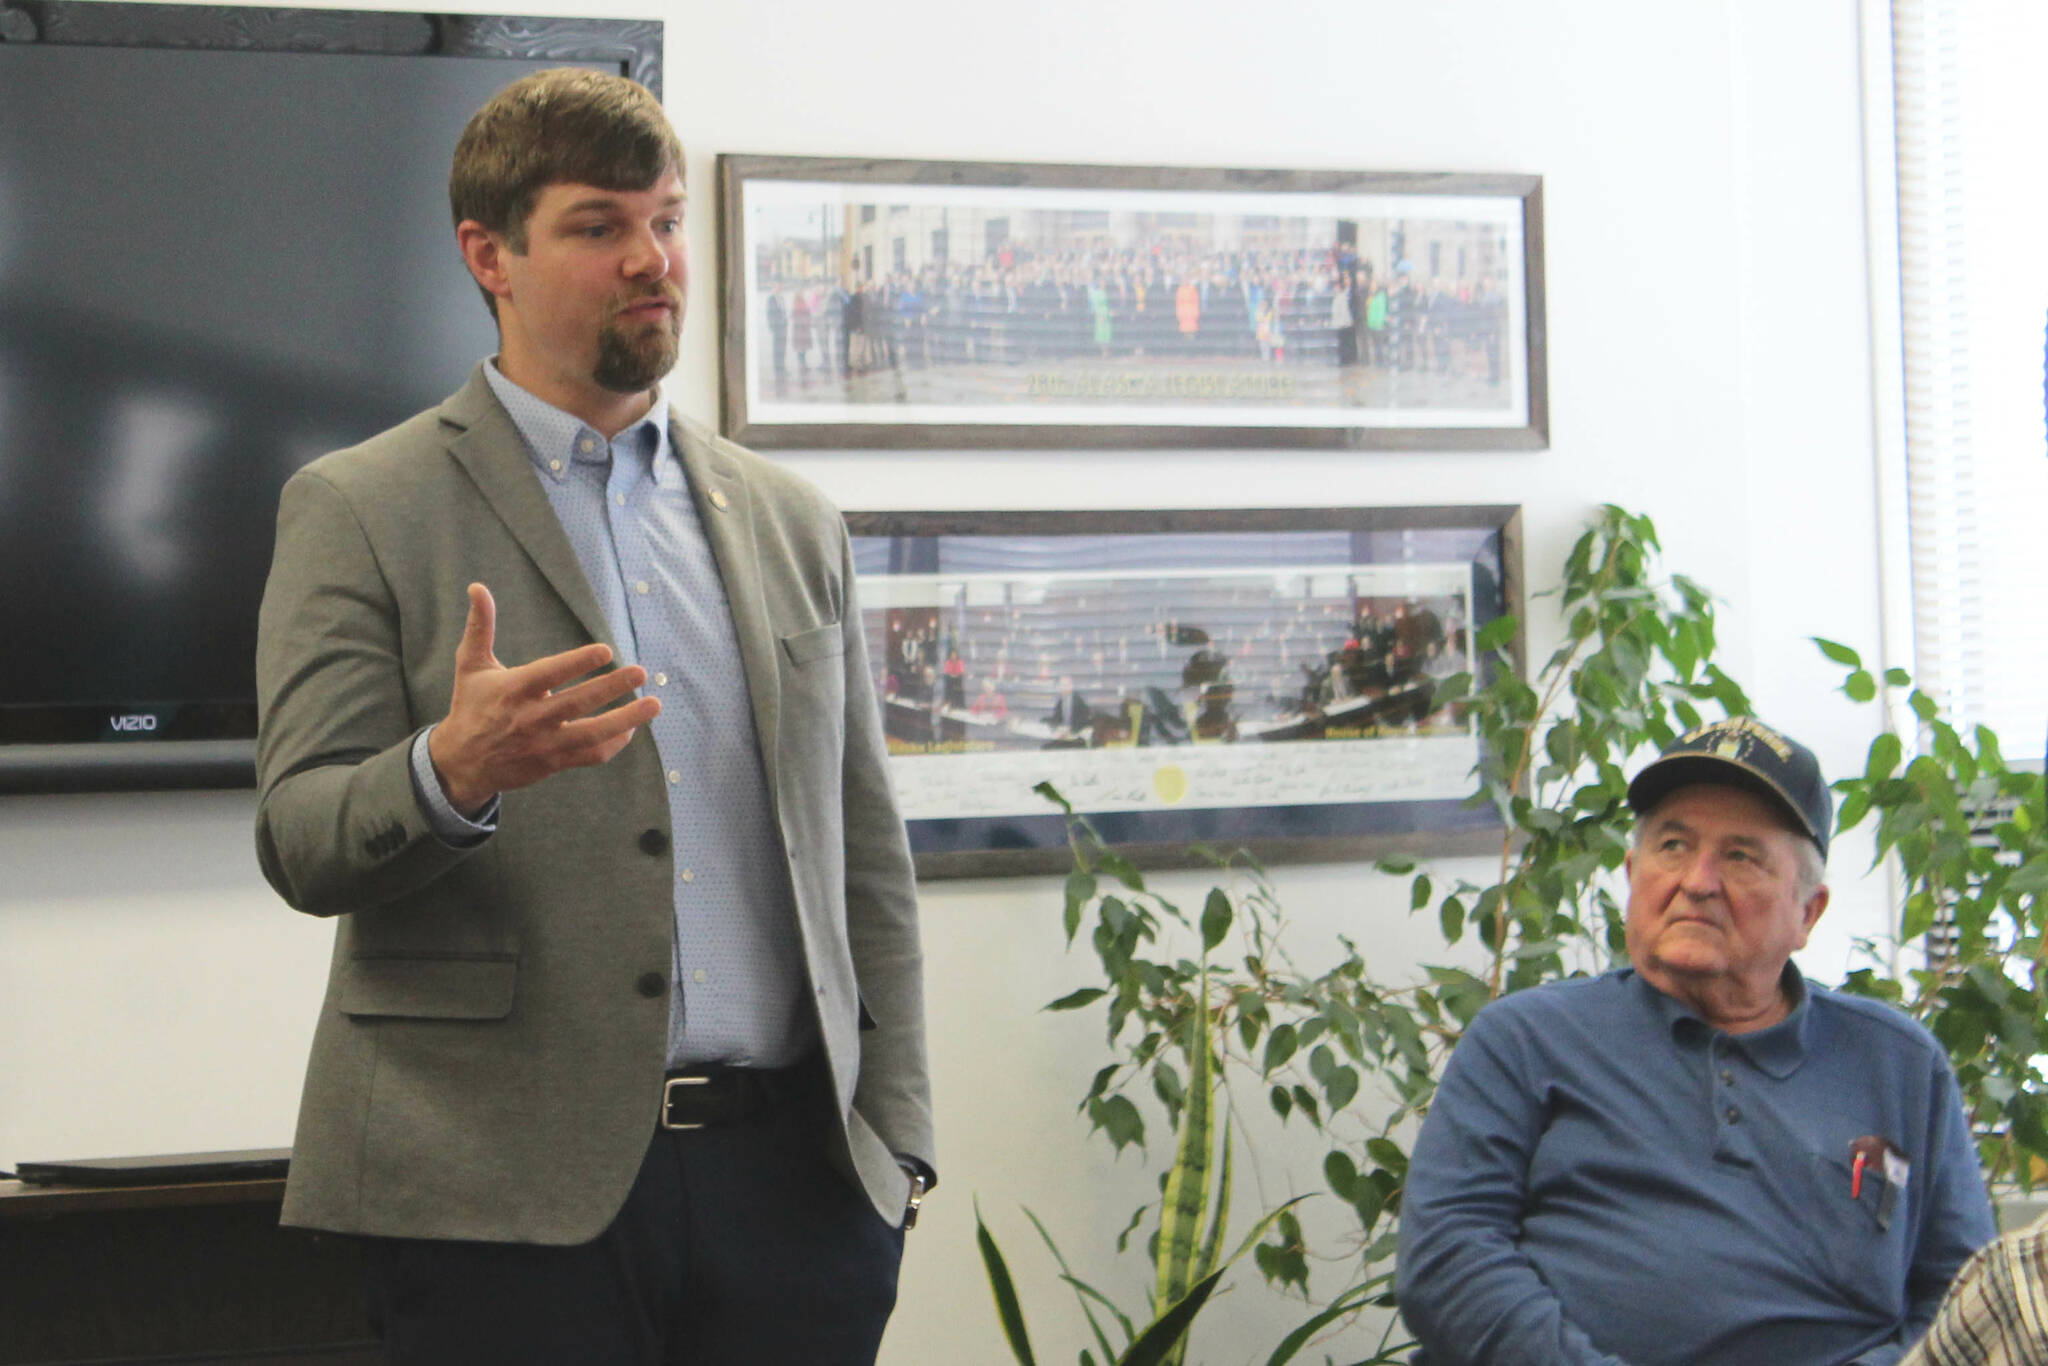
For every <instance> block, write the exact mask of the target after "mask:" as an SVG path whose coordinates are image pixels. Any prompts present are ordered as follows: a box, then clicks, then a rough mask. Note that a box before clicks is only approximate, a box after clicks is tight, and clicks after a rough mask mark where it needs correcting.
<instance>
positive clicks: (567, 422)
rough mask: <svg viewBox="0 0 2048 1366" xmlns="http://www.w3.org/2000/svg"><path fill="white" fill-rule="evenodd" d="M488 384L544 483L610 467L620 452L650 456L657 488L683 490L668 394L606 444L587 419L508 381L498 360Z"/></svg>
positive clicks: (488, 369)
mask: <svg viewBox="0 0 2048 1366" xmlns="http://www.w3.org/2000/svg"><path fill="white" fill-rule="evenodd" d="M484 379H485V380H486V381H487V382H488V383H489V384H490V386H491V392H492V393H494V394H496V395H497V396H498V402H499V403H501V404H503V405H504V407H505V412H506V414H507V415H508V416H509V417H511V419H512V425H513V426H514V427H516V428H517V429H518V431H519V435H520V437H521V438H522V439H523V440H524V441H525V442H526V453H527V455H528V457H529V458H531V459H532V461H533V467H534V469H536V470H537V471H539V472H540V475H541V477H542V478H544V479H552V480H554V481H555V482H556V483H560V482H562V481H563V480H564V479H566V478H568V477H569V468H570V466H571V465H572V464H574V463H575V462H577V461H583V462H584V463H587V464H596V465H605V464H609V463H610V462H611V458H612V452H613V451H614V450H620V451H633V452H639V453H643V454H647V455H649V456H650V457H651V467H652V469H653V471H654V482H655V484H656V485H657V486H658V487H661V488H675V487H680V486H681V484H682V479H683V470H682V465H681V462H679V461H677V460H675V459H674V458H673V456H672V453H671V451H670V449H669V440H668V394H667V393H666V392H664V391H663V390H662V389H660V388H659V387H657V388H656V389H655V391H654V406H653V407H651V408H649V409H648V410H647V416H645V417H643V418H641V419H640V420H639V421H638V422H635V423H634V424H633V425H632V426H630V427H628V428H626V430H624V431H623V432H620V433H619V434H618V435H617V436H615V437H613V438H612V439H611V441H610V442H607V441H606V440H605V439H604V437H603V435H602V434H601V433H599V432H598V430H597V429H596V428H594V427H592V426H591V425H590V424H589V423H587V422H585V421H584V420H583V419H582V418H580V417H577V416H576V415H575V414H574V413H569V412H564V411H563V410H562V409H560V408H557V407H556V406H555V405H554V404H552V403H549V402H548V401H547V400H546V399H544V398H541V397H539V396H537V395H535V394H534V393H533V392H532V391H531V390H529V389H526V388H525V387H523V386H522V385H520V384H519V383H518V382H517V381H516V380H511V379H507V378H506V377H505V374H504V372H503V371H501V370H499V369H498V362H497V360H496V358H495V357H494V358H492V359H490V360H487V361H485V362H484ZM650 432H651V433H652V435H651V436H650Z"/></svg>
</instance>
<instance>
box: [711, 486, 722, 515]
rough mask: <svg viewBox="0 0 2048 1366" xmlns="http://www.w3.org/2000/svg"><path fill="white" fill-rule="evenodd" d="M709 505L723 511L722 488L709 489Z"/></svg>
mask: <svg viewBox="0 0 2048 1366" xmlns="http://www.w3.org/2000/svg"><path fill="white" fill-rule="evenodd" d="M711 506H713V507H715V508H717V509H718V510H719V511H720V512H723V511H725V493H724V491H723V490H721V489H713V490H711Z"/></svg>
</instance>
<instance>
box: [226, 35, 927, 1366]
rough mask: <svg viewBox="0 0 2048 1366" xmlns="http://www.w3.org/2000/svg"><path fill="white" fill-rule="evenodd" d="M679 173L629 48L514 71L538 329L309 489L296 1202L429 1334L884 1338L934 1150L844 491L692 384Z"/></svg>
mask: <svg viewBox="0 0 2048 1366" xmlns="http://www.w3.org/2000/svg"><path fill="white" fill-rule="evenodd" d="M681 171H682V149H681V147H680V145H679V144H678V143H677V141H676V138H675V134H674V132H673V131H672V130H671V129H670V127H669V125H668V123H667V120H666V119H665V117H664V116H663V114H662V111H661V108H660V106H659V104H658V103H657V102H656V101H655V100H654V98H653V96H652V95H650V94H648V92H646V91H645V90H643V89H641V88H640V87H639V86H637V85H634V84H632V83H631V82H628V81H624V80H621V79H618V78H616V77H609V76H601V75H595V74H593V73H590V72H586V71H566V70H565V71H554V72H546V73H542V74H541V75H539V76H535V77H529V78H527V79H525V80H522V81H520V82H518V83H516V84H514V85H513V86H511V87H508V88H507V89H506V90H505V91H503V92H501V93H500V94H499V95H498V96H496V97H494V98H493V100H492V101H491V102H490V103H489V104H488V105H486V106H485V107H484V109H482V110H481V111H479V112H478V114H477V115H476V117H475V118H474V119H472V120H471V122H470V125H469V128H468V129H467V131H465V133H464V135H463V138H462V141H461V143H460V145H459V146H458V147H457V149H456V155H455V169H454V174H453V176H452V177H451V182H450V195H451V199H452V201H453V207H454V214H455V218H456V220H457V227H456V236H457V240H458V243H459V245H460V247H461V249H462V253H463V258H464V260H465V262H466V263H467V265H468V267H469V269H470V271H471V273H472V275H473V276H474V277H475V278H476V281H477V283H478V285H479V287H480V288H481V289H482V290H483V292H484V296H485V299H486V302H487V303H488V304H489V306H490V307H491V310H492V312H493V314H494V316H495V317H496V319H497V323H498V331H499V351H498V354H497V356H496V357H495V358H493V360H491V361H487V362H485V363H484V364H483V365H481V366H479V367H478V370H477V373H476V374H475V375H474V376H472V378H471V379H470V381H469V383H468V384H467V385H465V386H464V387H463V389H462V390H461V391H460V392H458V393H457V394H455V395H454V396H453V397H451V398H450V399H448V400H447V401H446V402H445V403H443V404H442V405H440V407H438V408H436V409H433V410H431V411H429V412H426V413H422V414H420V415H419V416H417V417H415V418H413V419H411V420H410V421H408V422H406V423H404V424H402V425H400V426H398V427H396V428H394V429H392V430H391V431H389V432H386V433H384V434H382V435H380V436H378V437H375V438H373V439H372V440H370V441H368V442H366V443H364V444H363V445H361V446H358V447H356V448H354V449H351V450H346V451H341V452H338V453H336V454H334V455H330V456H327V457H324V458H323V459H320V460H317V461H315V462H313V463H312V464H311V465H309V466H307V467H306V468H305V469H304V470H302V471H301V472H300V473H299V474H298V475H296V476H295V477H294V478H293V479H292V480H291V482H290V483H289V484H288V485H287V486H286V488H285V491H284V495H283V499H282V502H281V506H280V509H279V514H278V539H277V552H276V559H275V561H274V563H273V565H272V568H271V575H270V581H269V584H268V587H267V589H266V591H265V594H264V601H263V609H262V618H261V625H260V632H259V639H258V646H257V675H258V686H259V695H260V698H261V725H260V735H259V740H258V758H257V766H258V782H259V787H260V790H261V797H260V806H259V810H258V815H257V846H258V852H259V856H260V859H261V862H262V865H263V869H264V873H265V876H266V877H268V878H269V880H270V882H271V884H272V885H273V886H274V887H275V888H276V889H277V890H278V892H279V894H280V895H282V896H283V897H284V899H285V900H286V901H288V902H289V903H290V904H291V905H293V906H295V907H297V908H298V909H300V910H302V911H306V912H309V913H311V914H315V915H323V916H334V917H336V918H337V924H338V931H337V934H336V939H335V950H334V960H333V966H332V970H331V974H330V978H329V985H328V990H327V996H326V1000H325V1002H324V1004H323V1006H322V1009H321V1015H320V1020H319V1025H318V1028H317V1031H316V1033H315V1037H314V1043H313V1053H312V1058H311V1062H310V1064H309V1068H308V1073H307V1079H306V1089H305V1095H304V1100H303V1103H302V1106H301V1110H300V1119H299V1131H298V1137H297V1140H296V1144H295V1146H294V1150H293V1161H292V1174H291V1182H290V1185H289V1187H288V1190H287V1194H286V1201H285V1222H287V1223H290V1224H297V1225H303V1226H308V1227H313V1228H321V1229H330V1230H335V1231H339V1232H344V1233H351V1234H358V1235H363V1236H364V1237H365V1239H366V1247H367V1258H366V1260H367V1264H368V1266H369V1269H370V1294H371V1306H372V1313H373V1317H374V1318H376V1319H377V1321H378V1323H379V1326H380V1328H381V1331H382V1332H383V1334H384V1337H385V1343H386V1350H387V1353H388V1354H389V1356H390V1359H391V1360H393V1361H396V1362H404V1363H432V1366H460V1363H468V1362H476V1363H486V1362H488V1363H491V1364H492V1366H506V1364H507V1363H520V1362H533V1363H565V1364H566V1363H574V1364H575V1366H584V1364H585V1363H600V1362H602V1363H610V1362H620V1363H628V1362H630V1363H658V1362H682V1361H689V1362H692V1363H740V1362H744V1363H749V1366H754V1364H757V1363H790V1364H791V1366H795V1363H799V1362H801V1363H805V1366H812V1364H813V1363H856V1362H858V1363H869V1362H872V1361H873V1359H874V1355H875V1351H876V1347H877V1344H878V1342H879V1340H880V1336H881V1331H882V1326H883V1324H884V1322H885V1321H886V1319H887V1316H888V1313H889V1311H890V1309H891V1307H892V1306H893V1304H894V1299H895V1288H896V1268H897V1263H898V1260H899V1258H900V1255H901V1251H902V1230H903V1228H904V1227H906V1226H907V1224H908V1223H909V1221H910V1219H911V1218H912V1217H914V1214H915V1209H916V1205H917V1202H918V1201H919V1200H920V1199H921V1198H922V1196H923V1192H924V1190H925V1188H926V1187H927V1186H928V1185H929V1184H931V1182H932V1181H933V1180H934V1179H935V1173H934V1169H933V1165H932V1164H933V1161H934V1158H933V1148H932V1138H931V1106H930V1100H929V1089H928V1083H927V1077H926V1065H925V1042H924V1023H923V1005H922V983H921V973H922V965H921V955H920V951H919V946H918V936H917V921H916V901H915V886H914V880H913V876H912V871H911V862H910V855H909V851H908V848H907V845H906V843H905V839H904V834H903V827H902V822H901V820H900V819H899V818H898V816H897V814H896V808H895V804H894V800H893V798H892V796H891V794H890V789H889V784H888V779H887V773H886V760H885V749H884V746H883V742H882V736H881V725H880V718H879V713H878V711H877V708H876V704H875V699H874V695H873V691H872V683H871V682H870V680H869V674H868V668H867V660H866V648H865V645H864V641H863V636H862V631H861V620H860V615H859V611H858V608H857V607H856V605H855V601H854V576H853V568H852V561H851V555H850V550H849V545H848V542H847V538H846V533H845V529H844V525H843V523H842V522H841V520H840V518H839V516H838V514H837V512H836V511H835V510H834V509H833V508H832V507H831V506H830V505H829V504H828V503H827V502H826V501H825V499H824V498H823V497H822V496H820V495H819V494H818V493H817V492H816V491H815V490H813V489H812V488H810V487H809V486H808V485H806V484H804V483H803V482H802V481H800V480H798V479H796V478H795V477H793V476H791V475H789V474H787V473H785V472H784V471H782V470H781V469H779V468H777V467H776V466H774V465H771V464H769V463H768V462H766V461H763V460H761V459H760V458H759V457H756V456H754V455H752V454H750V453H748V452H746V451H744V450H742V449H740V448H739V447H737V446H734V445H732V444H730V443H728V442H725V441H722V440H719V439H718V438H716V437H714V436H713V435H711V434H710V433H709V432H707V431H705V430H704V429H702V428H701V427H699V426H697V425H696V424H694V423H691V422H688V421H684V420H679V419H672V418H670V417H669V415H668V413H667V403H666V400H665V399H664V398H663V397H662V396H661V394H660V392H659V390H658V388H657V387H656V386H657V382H658V380H659V379H660V377H661V376H662V375H664V374H665V373H667V371H668V370H669V369H670V368H671V367H672V366H673V364H674V362H675V357H676V349H677V338H678V334H679V330H680V326H681V320H682V310H683V303H684V294H683V287H684V270H685V261H684V253H683V234H682V214H683V201H682V182H681Z"/></svg>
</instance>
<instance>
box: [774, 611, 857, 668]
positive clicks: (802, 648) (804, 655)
mask: <svg viewBox="0 0 2048 1366" xmlns="http://www.w3.org/2000/svg"><path fill="white" fill-rule="evenodd" d="M782 648H783V649H784V650H787V651H788V652H789V658H790V662H791V663H794V664H809V663H810V662H811V661H812V660H815V659H829V658H831V657H832V656H833V655H843V654H845V653H846V638H845V637H844V636H842V635H841V634H840V633H839V623H838V622H836V621H835V622H832V623H830V624H828V625H825V626H814V627H812V628H811V629H810V630H808V631H798V632H797V633H796V634H795V635H793V636H784V637H783V638H782Z"/></svg>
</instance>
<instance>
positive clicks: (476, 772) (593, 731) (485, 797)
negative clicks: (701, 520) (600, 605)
mask: <svg viewBox="0 0 2048 1366" xmlns="http://www.w3.org/2000/svg"><path fill="white" fill-rule="evenodd" d="M497 622H498V608H497V604H496V603H495V602H494V601H493V600H492V598H491V593H490V590H489V589H487V588H485V587H484V586H483V585H482V584H480V583H473V584H471V585H470V586H469V620H468V622H467V623H466V624H465V625H464V626H463V630H462V641H461V643H460V644H458V645H457V646H456V647H455V691H454V695H453V696H452V697H451V698H450V699H449V702H448V715H447V718H446V719H444V720H443V721H442V722H441V723H440V724H439V725H437V726H435V727H434V732H433V734H432V736H430V737H429V738H428V741H427V753H428V756H429V757H430V758H431V759H432V760H433V761H434V773H435V775H436V776H437V777H438V778H440V780H441V789H442V791H444V792H445V793H447V795H448V800H449V802H451V803H452V804H453V805H454V807H455V809H456V810H458V811H460V812H463V813H464V814H465V815H474V814H475V813H476V812H478V811H481V810H482V809H483V808H484V806H485V805H486V804H488V803H489V802H490V800H491V798H492V797H494V796H496V795H497V794H498V793H500V792H511V791H514V790H516V789H518V788H522V787H529V786H531V785H532V784H534V783H537V782H539V781H540V780H541V779H543V778H545V777H548V776H549V775H550V774H554V773H559V772H561V771H562V770H563V769H565V768H587V767H589V766H591V765H593V764H601V763H604V762H605V761H606V760H608V759H610V758H611V757H612V756H613V755H615V754H617V753H618V752H619V751H620V750H622V749H624V748H625V747H626V744H627V742H628V741H630V740H631V739H632V738H633V732H634V731H636V730H638V729H639V728H640V727H642V726H644V725H646V724H647V723H648V722H649V721H652V720H653V719H654V718H655V716H657V715H658V714H659V713H660V711H661V702H660V700H659V699H658V698H653V697H641V698H635V699H634V700H633V701H631V702H627V703H625V704H624V705H622V706H618V707H612V708H611V710H609V711H606V710H603V709H604V708H605V707H607V706H609V705H610V704H611V703H612V702H614V701H617V700H618V699H619V698H621V697H624V696H625V695H626V694H628V693H630V692H632V691H633V690H634V689H635V688H638V687H639V686H640V685H641V684H643V683H645V682H646V681H647V671H646V670H645V669H643V668H641V667H640V666H639V665H637V664H636V665H631V666H629V667H627V668H623V669H613V670H611V671H609V672H607V673H601V674H599V673H596V671H597V670H599V669H602V668H604V666H605V665H607V664H609V663H610V662H611V658H612V651H611V647H610V646H609V645H585V646H582V647H580V648H578V649H574V650H564V651H563V652H562V653H560V654H556V655H548V656H547V657H546V658H544V659H536V660H534V661H532V662H531V663H528V664H521V665H518V666H516V667H512V668H507V667H506V666H505V665H504V664H502V663H500V662H499V660H498V657H497V655H496V654H495V653H493V643H494V641H495V638H496V635H497ZM591 674H595V676H594V677H585V675H591ZM576 679H582V680H583V681H582V682H580V683H579V682H575V681H574V680H576Z"/></svg>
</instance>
